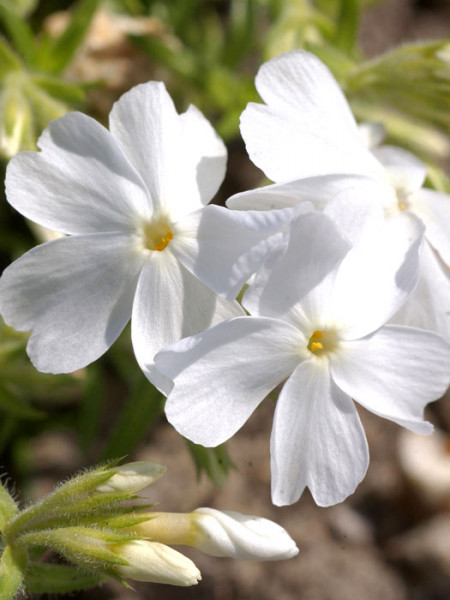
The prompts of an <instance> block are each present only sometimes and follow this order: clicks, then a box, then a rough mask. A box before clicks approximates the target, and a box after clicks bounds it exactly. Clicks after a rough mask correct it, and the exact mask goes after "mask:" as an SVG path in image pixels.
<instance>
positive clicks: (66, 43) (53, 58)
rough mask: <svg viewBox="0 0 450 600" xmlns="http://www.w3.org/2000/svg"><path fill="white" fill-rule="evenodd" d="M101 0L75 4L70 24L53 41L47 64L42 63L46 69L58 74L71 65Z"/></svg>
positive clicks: (46, 60)
mask: <svg viewBox="0 0 450 600" xmlns="http://www.w3.org/2000/svg"><path fill="white" fill-rule="evenodd" d="M99 2H100V0H79V1H78V2H77V3H76V4H75V8H74V9H73V11H72V15H71V19H70V22H69V25H68V26H67V28H66V29H65V31H64V33H62V34H61V36H60V37H59V38H58V39H57V40H56V41H55V42H54V43H53V46H52V47H51V55H50V56H46V58H45V65H41V66H45V67H46V69H45V70H47V71H48V72H51V73H54V74H58V73H61V72H62V71H64V69H65V68H66V67H67V66H68V65H69V63H70V62H71V60H72V59H73V57H74V55H75V52H76V51H77V50H78V48H79V46H80V45H81V43H82V41H83V39H84V37H85V35H86V33H87V30H88V29H89V26H90V24H91V21H92V17H93V16H94V14H95V11H96V10H97V7H98V5H99Z"/></svg>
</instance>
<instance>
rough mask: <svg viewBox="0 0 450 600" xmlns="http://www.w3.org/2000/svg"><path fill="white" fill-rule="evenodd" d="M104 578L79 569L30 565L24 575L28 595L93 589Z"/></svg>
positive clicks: (39, 564)
mask: <svg viewBox="0 0 450 600" xmlns="http://www.w3.org/2000/svg"><path fill="white" fill-rule="evenodd" d="M103 581H105V577H103V576H101V575H98V574H92V573H89V572H85V571H82V570H81V569H80V568H79V567H74V566H69V565H53V564H44V563H31V564H30V565H29V567H28V568H27V571H26V574H25V581H24V587H25V591H26V592H27V593H28V594H67V593H70V592H76V591H79V590H85V589H88V588H92V587H95V586H97V585H99V584H100V583H103Z"/></svg>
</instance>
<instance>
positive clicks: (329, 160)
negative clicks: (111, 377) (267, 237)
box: [241, 50, 383, 182]
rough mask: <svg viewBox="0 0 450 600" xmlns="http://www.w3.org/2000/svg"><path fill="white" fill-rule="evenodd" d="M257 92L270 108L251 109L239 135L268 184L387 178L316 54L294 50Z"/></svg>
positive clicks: (275, 62) (266, 68)
mask: <svg viewBox="0 0 450 600" xmlns="http://www.w3.org/2000/svg"><path fill="white" fill-rule="evenodd" d="M256 87H257V90H258V92H259V94H260V96H261V97H262V99H263V100H264V101H265V102H266V104H267V106H265V105H261V104H255V103H250V104H248V105H247V108H246V109H245V110H244V112H243V113H242V115H241V133H242V137H243V138H244V140H245V143H246V146H247V151H248V153H249V155H250V158H251V159H252V161H253V162H254V163H255V164H256V165H257V166H258V167H259V168H260V169H262V170H263V171H264V173H265V174H266V175H267V176H268V177H269V178H270V179H272V180H273V181H276V182H283V181H291V180H294V179H300V178H303V177H311V176H314V175H325V174H331V173H357V174H360V175H369V176H379V177H381V178H383V169H382V167H381V165H380V164H379V163H378V161H377V160H376V159H375V157H374V156H373V155H372V154H371V153H370V151H369V150H368V149H367V148H365V146H364V144H363V143H362V141H361V138H360V134H359V132H358V128H357V126H356V123H355V121H354V118H353V115H352V113H351V111H350V108H349V106H348V104H347V101H346V100H345V98H344V96H343V94H342V92H341V90H340V88H339V86H338V84H337V83H336V81H335V80H334V78H333V76H332V74H331V73H330V71H329V70H328V69H327V67H326V66H325V65H324V64H322V63H321V62H320V60H319V59H318V58H316V57H315V56H314V55H312V54H309V53H308V52H304V51H301V50H294V51H291V52H287V53H285V54H282V55H281V56H278V57H276V58H274V59H272V60H270V61H269V62H267V63H266V64H264V65H263V66H262V67H261V68H260V70H259V72H258V75H257V76H256Z"/></svg>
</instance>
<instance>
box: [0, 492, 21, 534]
mask: <svg viewBox="0 0 450 600" xmlns="http://www.w3.org/2000/svg"><path fill="white" fill-rule="evenodd" d="M18 512H19V507H18V506H17V504H16V503H15V502H14V498H13V497H12V496H11V494H10V493H9V492H8V490H7V489H6V488H5V486H4V485H3V484H2V483H0V533H2V534H3V532H4V531H5V529H6V526H7V525H8V523H9V522H10V521H11V519H12V518H13V517H15V515H16V514H17V513H18Z"/></svg>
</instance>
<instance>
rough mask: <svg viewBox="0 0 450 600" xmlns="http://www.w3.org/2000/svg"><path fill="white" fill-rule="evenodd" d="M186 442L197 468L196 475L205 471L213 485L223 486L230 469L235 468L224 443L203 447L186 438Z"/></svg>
mask: <svg viewBox="0 0 450 600" xmlns="http://www.w3.org/2000/svg"><path fill="white" fill-rule="evenodd" d="M186 442H187V447H188V450H189V452H190V453H191V456H192V458H193V459H194V463H195V466H196V468H197V476H198V477H200V476H201V475H202V473H205V474H206V475H207V476H208V477H209V478H210V479H211V481H212V482H213V483H214V485H217V486H219V487H220V486H223V485H224V483H225V482H226V480H227V478H228V473H229V471H230V469H233V468H235V467H234V464H233V461H232V460H231V458H230V456H229V454H228V451H227V449H226V446H225V444H222V445H221V446H217V448H204V447H203V446H200V445H199V444H194V443H192V442H190V441H188V440H186Z"/></svg>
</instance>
